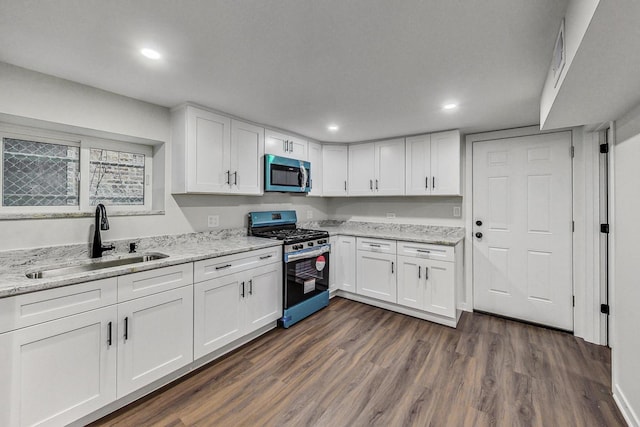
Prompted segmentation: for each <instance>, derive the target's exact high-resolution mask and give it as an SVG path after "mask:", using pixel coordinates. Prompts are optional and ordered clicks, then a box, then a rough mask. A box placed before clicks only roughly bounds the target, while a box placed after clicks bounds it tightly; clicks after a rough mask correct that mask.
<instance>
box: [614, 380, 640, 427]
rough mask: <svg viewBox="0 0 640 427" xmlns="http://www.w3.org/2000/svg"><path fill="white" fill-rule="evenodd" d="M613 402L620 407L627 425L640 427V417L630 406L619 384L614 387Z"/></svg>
mask: <svg viewBox="0 0 640 427" xmlns="http://www.w3.org/2000/svg"><path fill="white" fill-rule="evenodd" d="M613 400H614V401H615V402H616V405H618V409H620V412H621V413H622V416H623V417H624V420H625V421H626V422H627V424H629V425H630V426H634V427H638V426H640V418H638V415H637V414H636V413H635V411H634V410H633V408H632V407H631V405H630V404H629V401H628V400H627V397H626V396H625V394H624V393H623V392H622V390H621V389H620V385H619V384H614V386H613Z"/></svg>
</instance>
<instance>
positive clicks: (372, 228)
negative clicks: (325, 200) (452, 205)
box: [301, 220, 464, 246]
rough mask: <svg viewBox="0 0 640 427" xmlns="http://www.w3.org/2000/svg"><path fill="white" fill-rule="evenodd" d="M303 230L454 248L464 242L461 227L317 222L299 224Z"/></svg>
mask: <svg viewBox="0 0 640 427" xmlns="http://www.w3.org/2000/svg"><path fill="white" fill-rule="evenodd" d="M301 226H302V227H304V228H316V229H321V230H326V231H328V232H329V235H332V236H335V235H347V236H356V237H369V238H376V239H389V240H401V241H407V242H417V243H430V244H434V245H445V246H455V245H457V244H458V243H459V242H461V241H462V240H464V228H463V227H445V226H434V225H414V224H387V223H375V222H358V221H333V220H329V221H319V222H309V223H305V224H301Z"/></svg>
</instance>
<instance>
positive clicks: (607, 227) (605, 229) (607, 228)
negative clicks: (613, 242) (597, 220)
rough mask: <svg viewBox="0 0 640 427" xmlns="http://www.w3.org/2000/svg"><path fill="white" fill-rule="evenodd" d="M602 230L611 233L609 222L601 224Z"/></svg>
mask: <svg viewBox="0 0 640 427" xmlns="http://www.w3.org/2000/svg"><path fill="white" fill-rule="evenodd" d="M600 232H601V233H605V234H609V224H600Z"/></svg>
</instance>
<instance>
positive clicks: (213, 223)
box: [207, 215, 220, 228]
mask: <svg viewBox="0 0 640 427" xmlns="http://www.w3.org/2000/svg"><path fill="white" fill-rule="evenodd" d="M207 226H208V227H209V228H214V227H219V226H220V215H209V216H208V217H207Z"/></svg>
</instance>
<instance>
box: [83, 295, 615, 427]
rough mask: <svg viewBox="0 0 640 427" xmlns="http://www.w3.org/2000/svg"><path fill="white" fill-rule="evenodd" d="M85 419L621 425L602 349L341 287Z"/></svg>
mask: <svg viewBox="0 0 640 427" xmlns="http://www.w3.org/2000/svg"><path fill="white" fill-rule="evenodd" d="M94 425H95V426H176V427H178V426H223V427H224V426H330V427H340V426H376V425H379V426H385V427H386V426H392V427H393V426H438V427H439V426H456V427H458V426H549V425H562V426H565V425H566V426H601V425H602V426H623V425H625V423H624V420H623V418H622V416H621V414H620V412H619V411H618V409H617V407H616V405H615V403H614V401H613V398H612V396H611V355H610V350H609V349H608V348H606V347H601V346H595V345H592V344H589V343H586V342H584V341H583V340H581V339H579V338H575V337H573V336H572V335H570V334H567V333H564V332H559V331H555V330H550V329H545V328H540V327H537V326H532V325H528V324H524V323H519V322H515V321H511V320H508V319H503V318H499V317H494V316H490V315H487V314H479V313H464V314H463V316H462V318H461V319H460V322H459V325H458V328H457V329H452V328H448V327H445V326H441V325H437V324H433V323H430V322H427V321H423V320H419V319H415V318H412V317H408V316H404V315H401V314H397V313H392V312H389V311H386V310H382V309H379V308H376V307H371V306H368V305H365V304H360V303H357V302H354V301H349V300H346V299H342V298H334V299H333V300H332V301H331V304H330V305H329V307H327V308H326V309H324V310H321V311H320V312H318V313H315V314H314V315H312V316H310V317H309V318H307V319H305V320H304V321H303V322H300V323H298V324H296V325H293V326H292V327H290V328H289V329H276V330H273V331H270V332H268V333H267V334H265V335H263V336H262V337H260V338H258V339H256V340H254V341H253V342H251V343H248V344H246V345H245V346H243V347H241V348H240V349H238V350H235V351H233V352H232V353H230V354H228V355H226V356H224V357H222V358H220V359H218V360H216V361H214V362H212V363H211V364H209V365H207V366H205V367H203V368H201V369H200V370H198V371H197V372H195V373H194V374H191V375H189V376H187V377H185V378H183V379H180V380H178V381H176V382H174V383H172V384H170V385H169V386H166V387H164V388H162V389H161V390H159V391H157V392H155V393H153V394H152V395H150V396H147V397H145V398H143V399H141V400H139V401H138V402H134V403H133V404H131V405H129V406H127V407H125V408H123V409H121V410H120V411H117V412H115V413H113V414H111V415H109V416H107V417H105V418H103V419H101V420H98V421H97V422H96V423H94Z"/></svg>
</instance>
